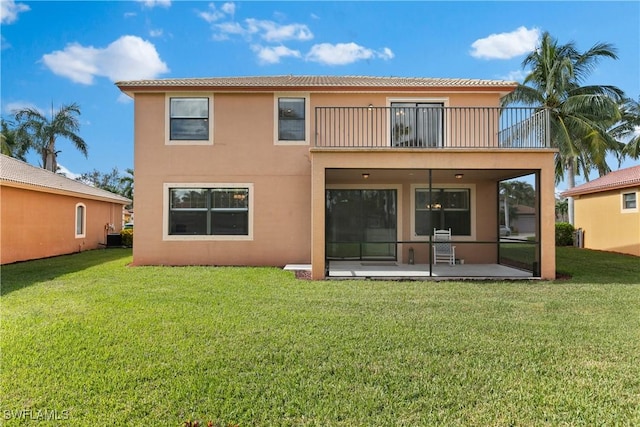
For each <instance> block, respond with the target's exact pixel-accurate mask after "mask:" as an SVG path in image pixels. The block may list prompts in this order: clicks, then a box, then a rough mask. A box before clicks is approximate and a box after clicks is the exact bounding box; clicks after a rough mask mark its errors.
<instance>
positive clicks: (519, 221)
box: [511, 205, 536, 234]
mask: <svg viewBox="0 0 640 427" xmlns="http://www.w3.org/2000/svg"><path fill="white" fill-rule="evenodd" d="M515 208H516V212H515V217H514V218H511V228H512V230H513V232H517V233H518V234H533V233H535V232H536V208H534V207H531V206H525V205H516V207H515Z"/></svg>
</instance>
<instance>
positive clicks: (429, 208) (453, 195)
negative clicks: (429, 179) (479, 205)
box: [414, 188, 471, 236]
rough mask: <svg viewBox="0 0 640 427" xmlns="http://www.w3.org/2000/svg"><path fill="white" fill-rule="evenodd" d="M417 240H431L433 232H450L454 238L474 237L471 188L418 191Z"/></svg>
mask: <svg viewBox="0 0 640 427" xmlns="http://www.w3.org/2000/svg"><path fill="white" fill-rule="evenodd" d="M414 196H415V216H414V218H415V224H414V230H415V234H416V236H429V235H431V234H433V229H434V228H437V229H448V228H451V234H452V235H454V236H470V235H471V209H470V205H471V203H470V198H471V191H470V190H469V189H468V188H433V189H432V190H431V191H429V189H428V188H416V189H415V195H414Z"/></svg>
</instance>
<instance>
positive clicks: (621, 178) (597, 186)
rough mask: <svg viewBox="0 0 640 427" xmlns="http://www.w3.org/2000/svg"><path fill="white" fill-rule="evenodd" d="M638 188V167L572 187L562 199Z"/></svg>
mask: <svg viewBox="0 0 640 427" xmlns="http://www.w3.org/2000/svg"><path fill="white" fill-rule="evenodd" d="M636 186H640V165H638V166H632V167H630V168H625V169H620V170H617V171H614V172H610V173H608V174H606V175H605V176H602V177H600V178H598V179H594V180H593V181H589V182H586V183H584V184H582V185H578V186H576V187H573V188H571V189H569V190H567V191H565V192H563V193H562V194H560V195H561V196H562V197H573V196H579V195H581V194H591V193H598V192H601V191H609V190H618V189H622V188H628V187H636Z"/></svg>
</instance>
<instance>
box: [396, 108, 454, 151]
mask: <svg viewBox="0 0 640 427" xmlns="http://www.w3.org/2000/svg"><path fill="white" fill-rule="evenodd" d="M443 107H444V104H443V103H433V102H392V103H391V145H392V146H394V147H441V146H442V144H443V137H444V135H443V127H444V125H443V124H444V119H443V117H444V114H443V113H444V109H443Z"/></svg>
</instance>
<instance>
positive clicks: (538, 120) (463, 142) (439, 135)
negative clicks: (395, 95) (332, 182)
mask: <svg viewBox="0 0 640 427" xmlns="http://www.w3.org/2000/svg"><path fill="white" fill-rule="evenodd" d="M315 138H316V139H315V146H316V147H326V148H414V149H420V148H432V149H437V148H445V149H446V148H458V149H470V148H508V149H523V148H529V149H530V148H550V147H551V145H550V135H549V112H548V110H541V109H536V108H522V107H514V108H499V107H444V106H441V105H438V104H412V105H397V106H391V107H373V106H370V107H316V108H315Z"/></svg>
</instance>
